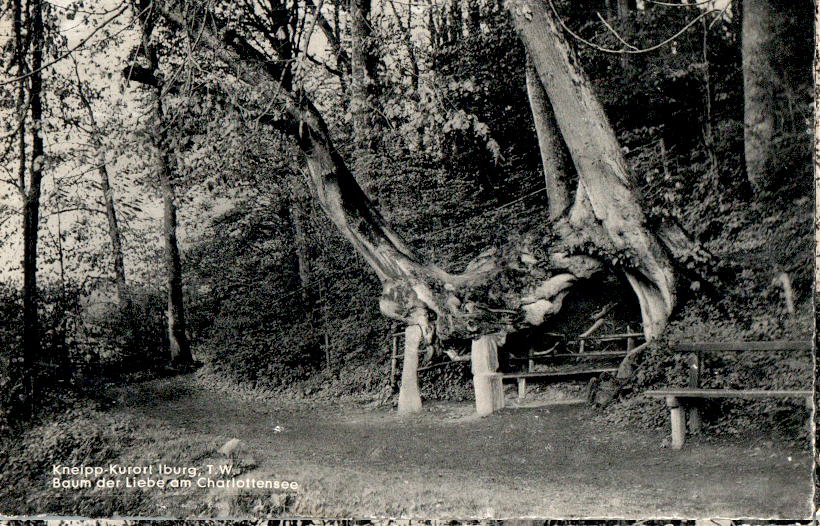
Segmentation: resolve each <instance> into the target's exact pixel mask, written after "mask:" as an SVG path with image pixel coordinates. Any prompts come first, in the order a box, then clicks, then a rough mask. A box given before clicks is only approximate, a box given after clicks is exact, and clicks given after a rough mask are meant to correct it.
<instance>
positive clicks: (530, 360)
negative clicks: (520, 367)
mask: <svg viewBox="0 0 820 526" xmlns="http://www.w3.org/2000/svg"><path fill="white" fill-rule="evenodd" d="M534 356H535V344H534V343H533V342H530V346H529V349H528V350H527V372H528V373H531V372H533V371H534V370H535V359H534Z"/></svg>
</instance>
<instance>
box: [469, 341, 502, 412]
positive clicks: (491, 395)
mask: <svg viewBox="0 0 820 526" xmlns="http://www.w3.org/2000/svg"><path fill="white" fill-rule="evenodd" d="M470 354H471V359H472V371H473V388H474V390H475V408H476V413H478V415H479V416H486V415H489V414H490V413H492V412H493V411H496V410H498V409H501V408H503V407H504V389H503V386H502V384H501V374H500V373H498V372H497V371H498V336H497V335H495V334H489V335H486V336H482V337H481V338H479V339H477V340H473V345H472V350H471V353H470Z"/></svg>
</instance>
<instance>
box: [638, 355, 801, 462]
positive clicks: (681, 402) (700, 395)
mask: <svg viewBox="0 0 820 526" xmlns="http://www.w3.org/2000/svg"><path fill="white" fill-rule="evenodd" d="M811 349H812V342H811V341H802V340H801V341H771V342H686V343H678V344H677V345H675V346H674V347H673V348H672V350H673V351H674V352H679V353H689V358H688V362H689V379H688V384H689V385H688V387H686V388H672V389H654V390H650V391H646V392H645V393H644V395H645V396H648V397H651V398H664V399H665V400H666V406H667V407H668V408H669V412H670V419H671V421H672V448H673V449H680V448H682V447H683V444H684V442H685V441H686V431H687V426H686V415H685V414H684V410H686V412H687V413H688V417H689V430H690V431H691V432H692V433H698V432H700V428H701V418H700V408H699V407H698V406H697V403H696V402H697V401H698V400H703V399H709V398H744V399H764V398H805V399H806V403H807V405H808V407H809V408H811V407H812V404H813V400H814V392H813V391H811V390H768V389H701V387H700V373H701V369H702V365H703V354H704V353H707V352H747V351H751V352H755V351H758V352H776V351H807V350H809V351H810V350H811Z"/></svg>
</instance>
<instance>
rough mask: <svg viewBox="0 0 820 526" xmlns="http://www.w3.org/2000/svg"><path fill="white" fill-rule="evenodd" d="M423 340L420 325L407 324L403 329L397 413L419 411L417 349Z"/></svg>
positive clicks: (404, 413) (405, 413) (419, 394)
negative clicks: (402, 351)
mask: <svg viewBox="0 0 820 526" xmlns="http://www.w3.org/2000/svg"><path fill="white" fill-rule="evenodd" d="M423 342H424V337H423V331H422V328H421V326H420V325H409V326H408V327H407V328H406V329H405V330H404V363H403V364H402V369H401V386H400V388H399V407H398V411H399V414H403V415H409V414H413V413H418V412H419V411H421V393H420V391H419V380H418V368H419V349H420V347H421V345H422V344H423Z"/></svg>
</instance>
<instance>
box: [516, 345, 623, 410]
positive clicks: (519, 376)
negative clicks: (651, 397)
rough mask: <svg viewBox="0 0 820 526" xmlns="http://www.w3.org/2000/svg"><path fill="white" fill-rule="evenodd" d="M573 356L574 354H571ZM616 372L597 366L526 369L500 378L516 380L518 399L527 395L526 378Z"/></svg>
mask: <svg viewBox="0 0 820 526" xmlns="http://www.w3.org/2000/svg"><path fill="white" fill-rule="evenodd" d="M573 356H574V355H573ZM617 372H618V368H617V367H615V368H598V369H580V370H577V371H526V372H520V373H504V374H502V375H501V379H502V380H510V379H515V380H517V381H518V399H519V400H523V399H524V398H525V397H526V396H527V379H529V378H539V379H547V380H552V381H562V380H577V379H580V378H588V377H590V376H598V375H601V374H603V373H610V374H614V373H617Z"/></svg>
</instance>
